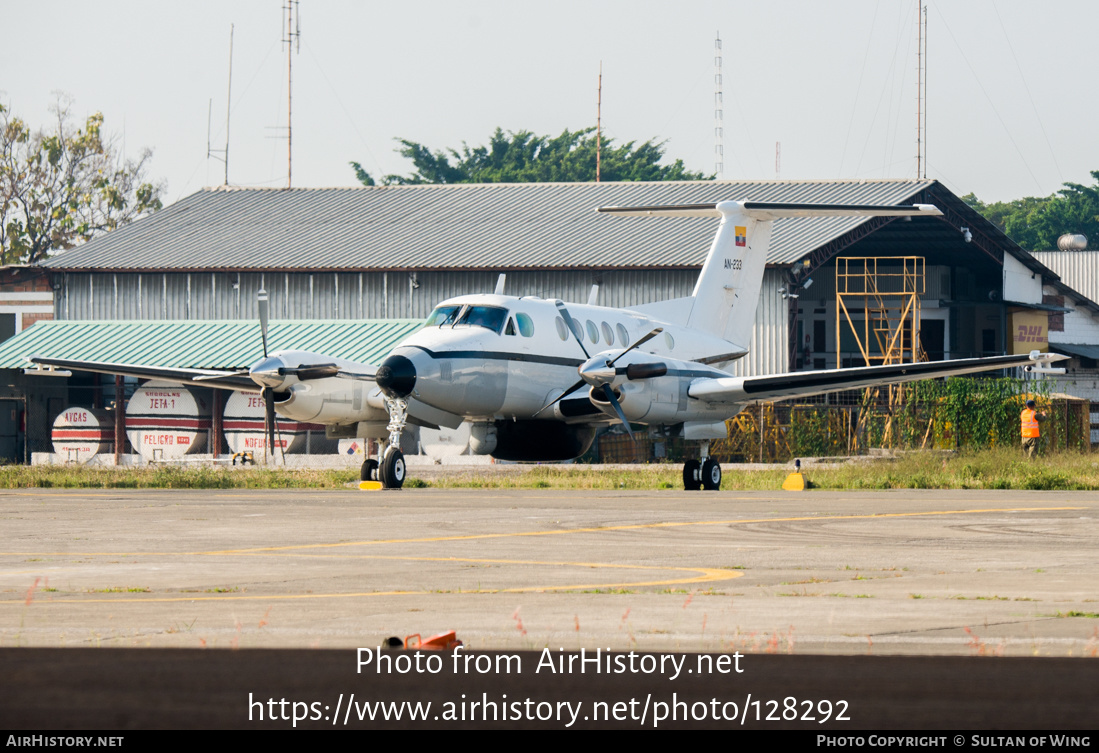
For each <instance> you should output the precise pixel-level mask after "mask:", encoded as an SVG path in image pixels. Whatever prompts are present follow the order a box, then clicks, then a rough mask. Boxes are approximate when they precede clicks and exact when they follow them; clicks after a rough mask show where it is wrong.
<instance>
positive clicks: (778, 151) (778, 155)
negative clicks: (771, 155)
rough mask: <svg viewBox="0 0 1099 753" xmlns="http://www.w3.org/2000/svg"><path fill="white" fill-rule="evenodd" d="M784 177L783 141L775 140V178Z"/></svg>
mask: <svg viewBox="0 0 1099 753" xmlns="http://www.w3.org/2000/svg"><path fill="white" fill-rule="evenodd" d="M780 178H782V142H781V141H776V142H775V180H779V179H780Z"/></svg>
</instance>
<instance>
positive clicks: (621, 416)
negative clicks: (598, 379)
mask: <svg viewBox="0 0 1099 753" xmlns="http://www.w3.org/2000/svg"><path fill="white" fill-rule="evenodd" d="M603 397H605V398H607V402H608V403H610V404H611V406H612V407H613V408H614V412H615V413H617V414H618V420H620V421H621V422H622V425H623V426H625V427H626V433H627V434H629V435H630V439H632V440H634V441H637V437H635V436H634V435H633V429H631V428H630V421H629V419H628V418H626V414H625V413H623V412H622V406H621V405H619V403H618V398H617V397H615V396H614V390H612V389H611V386H610V385H609V384H604V385H603Z"/></svg>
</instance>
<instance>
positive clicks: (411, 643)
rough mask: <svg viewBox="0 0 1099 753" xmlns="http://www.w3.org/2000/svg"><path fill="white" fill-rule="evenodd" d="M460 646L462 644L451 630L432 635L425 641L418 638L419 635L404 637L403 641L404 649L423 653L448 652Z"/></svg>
mask: <svg viewBox="0 0 1099 753" xmlns="http://www.w3.org/2000/svg"><path fill="white" fill-rule="evenodd" d="M461 645H462V642H461V641H460V640H458V635H457V633H455V631H453V630H448V631H446V632H445V633H439V634H438V635H433V636H431V637H430V638H428V639H427V640H426V641H425V640H423V639H422V638H420V634H419V633H413V634H412V635H409V636H405V639H404V647H405V648H406V649H411V650H417V649H419V650H423V651H449V650H451V649H453V648H457V647H458V646H461Z"/></svg>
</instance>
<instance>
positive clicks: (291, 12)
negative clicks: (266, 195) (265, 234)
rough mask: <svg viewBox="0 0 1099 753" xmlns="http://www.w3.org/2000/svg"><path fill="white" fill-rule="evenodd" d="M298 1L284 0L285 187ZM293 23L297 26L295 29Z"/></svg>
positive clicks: (288, 171)
mask: <svg viewBox="0 0 1099 753" xmlns="http://www.w3.org/2000/svg"><path fill="white" fill-rule="evenodd" d="M298 4H299V0H286V5H284V6H283V8H284V9H285V10H286V39H284V40H283V41H284V42H286V187H287V188H290V187H291V186H292V185H293V182H292V174H293V165H294V148H293V144H294V125H293V122H294V96H293V92H294V48H295V44H296V46H297V47H298V48H299V49H300V48H301V9H300V8H299V7H298ZM295 22H296V23H297V26H296V27H295Z"/></svg>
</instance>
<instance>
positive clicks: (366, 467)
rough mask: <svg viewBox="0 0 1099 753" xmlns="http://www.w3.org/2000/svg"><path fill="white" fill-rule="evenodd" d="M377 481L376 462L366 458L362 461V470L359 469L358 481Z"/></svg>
mask: <svg viewBox="0 0 1099 753" xmlns="http://www.w3.org/2000/svg"><path fill="white" fill-rule="evenodd" d="M377 480H378V461H377V460H375V459H374V458H367V459H366V460H364V461H363V466H362V468H360V469H359V481H377Z"/></svg>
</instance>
